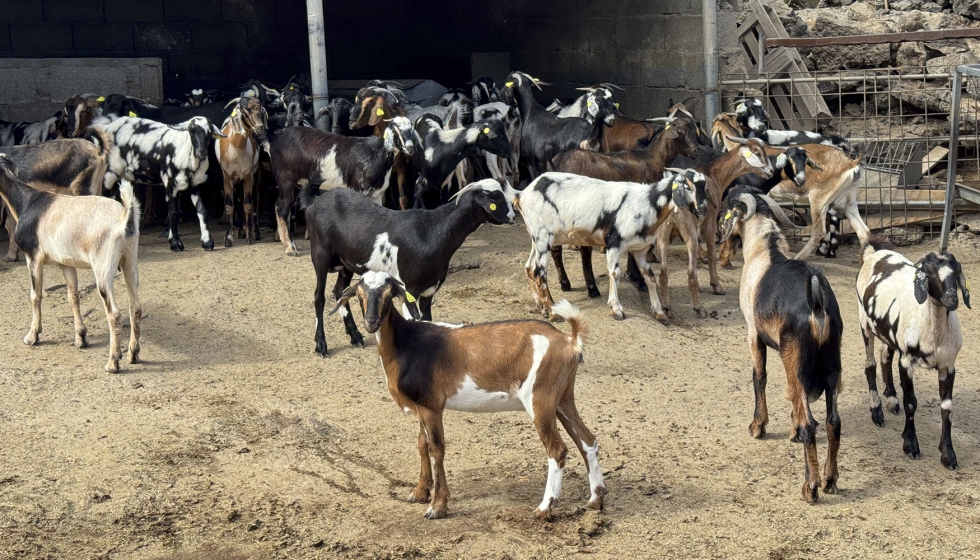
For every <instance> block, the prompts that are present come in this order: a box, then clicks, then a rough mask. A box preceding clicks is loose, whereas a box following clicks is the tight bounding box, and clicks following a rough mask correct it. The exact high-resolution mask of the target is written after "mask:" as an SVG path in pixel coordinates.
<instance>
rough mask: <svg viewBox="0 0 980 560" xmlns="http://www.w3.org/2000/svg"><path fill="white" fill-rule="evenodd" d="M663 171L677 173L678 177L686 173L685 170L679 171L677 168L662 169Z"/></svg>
mask: <svg viewBox="0 0 980 560" xmlns="http://www.w3.org/2000/svg"><path fill="white" fill-rule="evenodd" d="M664 171H670V172H671V173H677V174H678V175H683V174H685V173H687V169H680V168H677V167H664Z"/></svg>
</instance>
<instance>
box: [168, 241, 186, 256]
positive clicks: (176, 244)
mask: <svg viewBox="0 0 980 560" xmlns="http://www.w3.org/2000/svg"><path fill="white" fill-rule="evenodd" d="M170 250H171V251H173V252H174V253H179V252H181V251H183V250H184V244H183V243H182V242H181V241H180V239H171V240H170Z"/></svg>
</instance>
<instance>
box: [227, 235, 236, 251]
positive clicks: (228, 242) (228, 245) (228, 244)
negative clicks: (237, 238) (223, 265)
mask: <svg viewBox="0 0 980 560" xmlns="http://www.w3.org/2000/svg"><path fill="white" fill-rule="evenodd" d="M234 244H235V242H234V241H233V240H232V239H231V238H230V237H226V238H225V248H226V249H227V248H228V247H231V246H233V245H234Z"/></svg>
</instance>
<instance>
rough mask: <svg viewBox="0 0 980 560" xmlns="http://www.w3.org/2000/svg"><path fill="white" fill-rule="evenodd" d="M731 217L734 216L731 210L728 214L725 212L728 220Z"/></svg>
mask: <svg viewBox="0 0 980 560" xmlns="http://www.w3.org/2000/svg"><path fill="white" fill-rule="evenodd" d="M731 217H732V213H731V212H730V211H729V212H728V213H727V214H725V219H726V220H728V219H730V218H731Z"/></svg>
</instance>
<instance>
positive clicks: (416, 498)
mask: <svg viewBox="0 0 980 560" xmlns="http://www.w3.org/2000/svg"><path fill="white" fill-rule="evenodd" d="M419 457H420V458H421V459H422V468H421V469H420V470H419V483H418V484H417V485H416V486H415V489H414V490H412V493H411V494H409V495H408V503H410V504H424V503H426V502H428V501H429V498H430V496H431V493H430V491H431V490H432V463H431V461H430V459H429V442H428V440H427V439H426V437H425V426H424V425H423V424H422V422H419Z"/></svg>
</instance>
